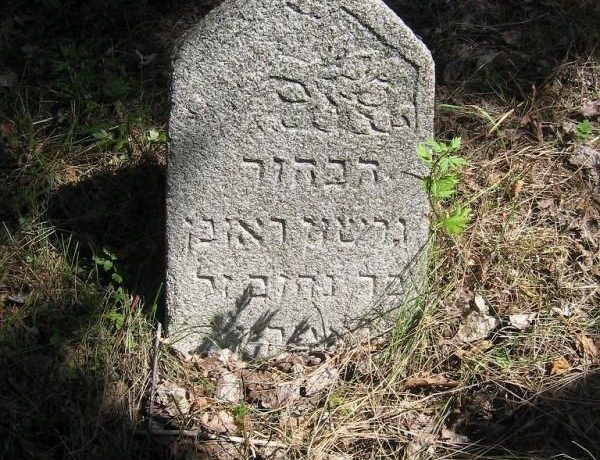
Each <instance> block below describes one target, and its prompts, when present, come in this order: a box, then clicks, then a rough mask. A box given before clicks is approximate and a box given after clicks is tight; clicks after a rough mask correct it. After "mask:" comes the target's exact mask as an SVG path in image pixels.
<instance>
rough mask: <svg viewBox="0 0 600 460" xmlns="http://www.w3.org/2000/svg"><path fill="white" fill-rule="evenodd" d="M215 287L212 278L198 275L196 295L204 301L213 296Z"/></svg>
mask: <svg viewBox="0 0 600 460" xmlns="http://www.w3.org/2000/svg"><path fill="white" fill-rule="evenodd" d="M216 289H217V286H216V284H215V277H214V276H206V275H200V274H198V294H199V296H200V297H201V298H202V299H206V298H207V297H210V296H212V295H214V294H215V292H216Z"/></svg>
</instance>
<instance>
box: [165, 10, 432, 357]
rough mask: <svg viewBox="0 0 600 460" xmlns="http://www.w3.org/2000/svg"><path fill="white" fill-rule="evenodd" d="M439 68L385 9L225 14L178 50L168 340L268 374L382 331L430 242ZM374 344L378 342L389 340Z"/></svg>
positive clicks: (208, 20)
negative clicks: (295, 355)
mask: <svg viewBox="0 0 600 460" xmlns="http://www.w3.org/2000/svg"><path fill="white" fill-rule="evenodd" d="M433 99H434V70H433V62H432V59H431V56H430V53H429V51H428V50H427V49H426V48H425V46H424V45H423V44H422V43H421V42H420V41H419V40H418V39H417V38H416V37H415V35H414V34H413V33H412V32H411V30H410V29H409V28H408V27H407V26H406V25H405V24H404V23H403V22H402V21H401V20H400V19H399V18H398V17H397V16H396V15H395V14H394V13H393V12H392V11H391V10H390V9H389V8H388V7H387V6H386V5H385V4H384V3H383V2H381V1H380V0H328V1H322V0H289V1H285V0H230V1H225V2H224V3H223V4H222V5H221V6H220V7H218V8H217V9H215V10H213V11H212V12H211V13H210V14H208V15H207V16H206V17H205V18H204V20H203V21H202V22H201V23H200V24H199V25H198V26H197V27H195V28H194V29H193V30H192V31H191V32H189V33H188V35H187V36H186V38H185V40H184V41H183V44H182V45H181V47H180V48H179V49H178V51H177V53H176V56H175V61H174V69H173V79H172V111H171V119H170V125H169V134H170V156H169V168H168V192H167V247H168V251H167V252H168V254H167V257H168V262H167V309H168V320H169V322H168V332H169V334H170V336H171V337H172V340H173V341H174V342H175V346H176V347H178V348H179V349H181V350H184V351H188V352H191V351H202V350H206V349H209V348H212V347H230V348H236V349H238V350H239V351H241V352H243V353H244V354H245V355H249V356H269V355H273V354H275V353H277V352H278V351H280V350H281V349H282V348H284V347H286V346H303V347H304V346H320V345H324V344H328V343H331V342H335V341H336V340H337V339H338V338H339V337H340V336H341V335H343V334H344V333H345V332H347V331H352V330H355V329H365V328H367V329H368V328H374V327H376V325H378V324H380V322H381V321H380V320H379V319H377V320H376V319H375V318H377V317H378V315H379V314H380V313H381V312H384V311H386V310H389V309H392V308H394V307H397V306H398V305H401V303H402V301H403V291H404V292H405V290H406V285H405V283H406V282H407V281H408V278H409V276H408V275H407V273H409V271H407V267H409V266H410V263H411V261H413V260H414V259H415V258H416V256H417V255H418V253H419V251H420V249H421V248H422V247H423V246H424V244H425V242H426V240H427V237H428V221H427V215H428V212H429V208H428V200H427V196H426V193H425V192H424V190H423V187H422V186H421V184H420V180H419V176H420V175H422V174H425V173H426V169H425V168H424V166H423V165H422V164H420V161H419V159H418V158H417V156H416V154H415V149H416V146H417V144H418V143H419V142H421V141H423V140H425V139H427V138H431V137H432V123H433ZM377 327H379V326H377Z"/></svg>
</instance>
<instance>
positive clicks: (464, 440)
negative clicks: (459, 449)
mask: <svg viewBox="0 0 600 460" xmlns="http://www.w3.org/2000/svg"><path fill="white" fill-rule="evenodd" d="M440 439H441V440H442V441H444V442H446V443H448V444H468V443H469V442H470V439H469V438H468V437H467V436H465V435H462V434H458V433H457V432H456V431H454V430H451V429H450V428H442V433H441V435H440Z"/></svg>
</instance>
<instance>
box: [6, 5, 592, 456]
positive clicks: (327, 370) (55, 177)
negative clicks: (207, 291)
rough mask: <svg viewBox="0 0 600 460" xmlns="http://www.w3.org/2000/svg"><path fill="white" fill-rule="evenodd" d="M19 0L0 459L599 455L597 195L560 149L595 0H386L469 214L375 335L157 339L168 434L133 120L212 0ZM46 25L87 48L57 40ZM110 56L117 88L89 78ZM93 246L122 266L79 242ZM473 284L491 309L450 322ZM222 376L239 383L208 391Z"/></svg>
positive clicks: (155, 236)
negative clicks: (203, 349)
mask: <svg viewBox="0 0 600 460" xmlns="http://www.w3.org/2000/svg"><path fill="white" fill-rule="evenodd" d="M17 3H19V2H15V4H14V5H11V7H10V8H9V9H8V10H7V12H6V17H7V18H8V20H6V21H5V22H1V24H2V25H0V50H1V51H0V72H4V70H5V69H15V71H16V72H17V74H18V76H19V78H20V83H19V86H15V87H12V88H8V89H6V88H0V169H1V170H2V175H0V187H1V190H2V194H1V195H0V220H1V221H2V223H1V227H0V234H1V237H0V387H2V390H3V391H2V392H1V394H0V409H1V410H2V413H3V414H4V415H3V417H2V419H1V420H0V439H2V442H1V443H0V458H42V459H44V458H48V459H52V458H71V459H78V458H98V459H102V458H124V459H127V458H186V459H188V458H286V459H287V458H311V459H323V460H325V459H331V460H334V459H335V460H338V459H351V458H353V459H370V458H373V459H383V458H390V459H392V458H394V459H396V458H407V459H408V458H410V459H413V458H432V459H434V458H435V459H441V458H540V459H542V458H550V457H552V456H562V458H587V459H593V458H597V456H598V454H597V453H598V452H600V445H599V441H598V440H599V439H600V433H599V432H598V426H597V423H595V422H596V420H598V417H599V416H600V413H599V412H600V407H599V405H598V400H600V380H599V374H598V371H597V369H598V364H599V361H598V360H599V356H598V350H600V321H599V320H598V318H600V316H599V311H598V310H599V306H600V298H599V297H600V295H599V289H600V269H599V267H600V263H599V260H598V259H599V257H600V206H599V203H598V201H597V200H598V198H597V197H595V196H594V192H593V190H594V186H595V184H594V181H595V180H596V179H595V177H594V176H593V174H592V173H591V171H590V170H589V169H587V168H585V167H582V166H578V165H575V164H573V162H572V161H570V160H571V159H572V158H573V155H574V154H575V153H576V152H577V150H578V149H579V148H580V147H581V146H582V145H587V146H590V147H591V148H595V149H598V148H599V146H598V144H599V136H600V128H599V126H598V117H597V116H593V117H591V122H592V131H591V133H590V134H589V135H588V136H587V137H586V138H585V139H578V138H577V136H575V135H574V133H573V132H572V128H573V126H574V125H576V124H577V123H579V122H581V121H582V120H583V118H584V117H583V115H582V113H581V109H582V106H583V105H584V103H585V102H586V101H593V100H596V101H597V100H599V99H600V60H599V59H598V56H597V50H598V48H597V45H598V37H597V35H594V33H595V32H594V31H595V30H596V28H597V27H596V26H595V25H597V21H595V20H594V18H595V17H596V18H597V17H598V16H597V14H598V13H597V10H596V8H597V5H595V4H594V2H567V1H565V2H560V1H548V2H545V5H537V4H536V5H534V4H532V3H531V2H517V1H514V2H513V1H511V2H508V6H507V2H495V1H487V0H485V1H484V0H470V1H468V2H463V3H461V4H460V5H455V6H452V5H450V4H449V3H448V2H444V1H437V0H431V1H429V2H423V3H422V4H418V3H415V2H402V1H398V2H396V3H397V4H398V7H399V8H401V9H402V11H403V15H405V17H406V19H407V21H408V22H409V23H410V24H411V25H412V26H413V27H414V28H415V29H416V30H418V31H420V32H421V33H422V34H423V35H424V36H425V39H426V40H427V41H428V44H429V45H430V47H431V48H432V49H433V51H434V57H435V59H436V62H437V64H438V68H439V77H440V78H439V81H440V83H439V85H438V105H439V110H438V113H437V117H436V124H437V129H436V132H437V136H438V137H439V138H441V139H448V138H451V137H453V136H460V137H462V140H463V149H462V151H461V154H462V155H463V156H464V157H465V158H466V159H467V160H468V162H469V166H468V168H467V169H466V171H465V172H464V176H463V178H462V181H461V189H460V199H461V200H463V201H466V202H468V203H469V204H470V206H471V208H472V211H473V221H472V223H471V225H470V227H469V228H468V230H467V231H466V232H465V233H464V234H461V235H459V236H455V237H450V236H447V235H444V234H443V233H442V232H440V233H438V234H437V235H436V236H435V238H433V240H432V244H431V247H430V254H431V258H430V267H429V277H428V278H429V281H428V286H427V289H426V292H425V294H424V295H423V296H421V297H420V298H419V299H417V300H416V301H415V302H412V303H407V305H405V306H403V308H401V309H399V317H398V320H397V324H396V327H395V329H394V330H393V331H390V332H389V334H387V335H385V336H384V337H377V338H373V339H372V340H369V341H362V342H359V343H350V344H346V345H345V346H343V347H341V348H340V349H338V350H336V351H331V352H327V353H319V352H317V353H306V352H300V353H295V354H290V355H286V356H282V357H279V358H277V359H274V360H271V361H268V362H257V363H242V362H240V361H239V360H237V359H236V358H235V356H230V355H227V354H225V355H221V356H220V357H219V355H212V356H208V357H201V358H194V359H189V358H186V357H182V356H178V355H177V354H176V353H175V352H173V351H172V350H171V349H170V348H169V347H168V346H163V347H162V349H161V351H160V360H159V367H158V377H159V381H158V384H157V388H156V389H157V392H158V394H159V396H161V397H163V399H161V400H160V401H159V403H158V404H157V407H156V411H155V413H154V417H153V418H154V423H155V425H154V429H155V432H156V429H157V428H159V427H160V429H162V430H165V429H166V430H179V429H184V430H187V431H188V433H187V434H186V435H184V436H153V437H150V436H148V435H147V427H148V405H149V396H150V392H151V391H150V390H151V385H150V380H149V377H150V371H151V369H150V367H151V362H152V359H151V358H152V356H151V354H152V353H151V351H152V342H153V337H152V336H153V330H154V325H155V321H156V319H157V317H156V315H155V313H156V311H155V305H154V304H155V298H156V297H157V296H158V295H159V293H160V289H161V287H160V281H161V279H162V276H163V273H162V243H161V240H162V219H163V216H162V199H163V187H164V158H165V146H164V143H162V142H155V141H151V140H150V138H149V136H148V133H149V130H150V129H153V130H156V131H157V132H160V131H162V129H163V127H164V122H165V119H166V115H167V110H168V105H167V101H166V87H167V85H166V82H167V79H166V75H167V69H168V65H169V51H168V50H169V48H170V46H171V45H172V42H173V40H174V36H176V35H178V34H179V33H180V32H181V31H182V30H183V29H185V27H186V24H189V23H192V22H194V20H195V18H198V17H200V16H202V14H203V13H204V12H205V11H206V9H208V8H209V4H211V3H214V2H202V4H201V5H200V6H198V5H195V6H190V5H185V2H181V4H179V5H178V6H179V7H180V9H179V10H177V9H173V11H170V12H169V14H168V15H166V16H167V17H165V18H163V17H162V16H164V14H163V13H164V11H163V8H164V5H163V4H158V2H156V3H153V2H150V3H149V4H148V5H146V8H145V9H140V8H139V7H138V6H136V5H135V4H134V3H135V2H131V3H130V2H125V1H116V0H114V1H111V2H107V4H106V5H104V6H103V8H106V11H107V13H110V14H107V15H106V17H104V18H103V19H98V17H97V14H96V12H97V11H94V2H90V3H89V5H87V4H86V5H81V4H79V3H77V2H74V1H70V0H69V1H67V0H64V1H63V2H59V3H61V4H62V7H63V8H62V9H60V10H57V9H53V7H52V6H51V3H52V2H41V3H40V4H29V3H27V5H20V6H19V5H18V4H17ZM42 3H47V6H43V5H42ZM205 3H206V5H205ZM96 6H97V5H96ZM516 12H518V13H519V14H518V20H515V17H516V16H517V13H516ZM595 15H596V16H595ZM23 17H24V18H25V19H23ZM42 17H44V18H47V22H46V23H44V24H43V26H40V27H38V28H30V29H28V30H29V31H26V30H25V29H23V28H21V26H20V25H19V24H20V22H19V21H22V20H24V21H26V22H27V21H31V23H32V24H38V22H36V21H39V20H40V18H42ZM15 18H17V19H18V20H17V19H15ZM19 18H21V19H19ZM157 18H160V21H158V20H157ZM158 22H160V24H158ZM65 23H77V24H79V27H78V28H76V29H74V30H73V31H72V32H71V33H70V35H69V37H65V32H64V30H63V29H62V27H63V24H65ZM561 24H563V25H564V24H568V28H563V29H561V27H559V26H560V25H561ZM148 30H152V31H153V33H152V34H148V33H147V31H148ZM65 39H66V40H67V42H69V41H72V42H76V43H83V44H85V45H86V46H87V47H88V48H89V50H87V51H81V50H80V51H77V53H80V54H77V55H76V56H75V58H74V60H73V62H71V61H69V60H68V59H67V57H65V56H64V51H61V47H60V44H61V43H63V42H64V41H65ZM515 40H516V41H515ZM17 43H18V44H19V46H16V45H15V44H17ZM25 45H29V46H28V47H27V46H25ZM23 46H25V47H24V48H23ZM19 50H20V51H19ZM107 50H108V51H107ZM135 50H138V51H139V53H141V54H142V55H143V56H145V58H144V59H146V60H149V59H152V63H151V64H144V65H142V64H140V58H139V56H138V55H137V54H136V53H135ZM152 54H155V56H154V57H153V58H151V56H152ZM61 59H62V60H63V61H65V62H67V61H68V62H71V64H70V65H72V68H71V71H72V72H74V73H72V74H71V76H72V79H71V80H69V81H65V80H64V79H63V78H62V77H61V76H60V75H57V74H56V73H53V71H52V65H54V64H52V63H53V62H55V61H56V60H61ZM90 75H92V76H93V78H91V79H90ZM115 75H117V76H118V77H119V79H121V80H123V83H125V84H126V85H127V86H128V88H129V89H128V90H127V91H126V92H125V93H122V94H120V93H119V88H118V85H117V87H116V91H117V93H119V94H118V95H117V96H115V94H113V93H111V94H112V95H111V94H107V93H106V92H103V89H102V87H101V86H99V85H98V84H97V82H98V81H102V82H105V83H107V82H111V81H113V77H114V76H115ZM90 95H91V98H90V97H88V96H90ZM101 129H104V130H106V132H107V133H109V134H110V136H109V137H107V138H104V139H102V138H98V137H97V136H96V137H95V135H94V133H96V134H97V133H98V132H99V131H100V130H101ZM120 141H123V142H124V143H122V144H120ZM103 248H110V249H111V250H112V251H114V252H115V253H116V255H117V260H116V261H115V263H116V264H117V266H118V270H119V272H120V273H121V274H123V276H124V280H123V282H120V283H119V282H114V281H111V279H110V274H111V272H110V271H109V272H105V271H104V270H103V269H102V268H101V267H100V266H99V265H97V264H95V263H94V262H93V260H92V256H93V255H100V256H102V255H103V251H102V250H103ZM482 301H483V302H484V303H485V304H486V305H487V307H488V308H489V312H488V315H489V318H492V319H493V320H494V321H496V322H497V326H496V327H494V328H492V329H490V330H489V333H488V334H487V335H485V334H484V337H481V338H480V339H478V340H473V341H469V342H465V341H464V340H461V339H460V337H461V334H460V331H461V330H464V327H465V324H467V323H468V322H469V321H470V318H473V317H477V316H473V315H474V313H476V312H477V309H478V308H480V304H481V302H482ZM160 314H161V312H160V309H159V312H158V319H160ZM523 314H531V315H532V316H531V317H529V318H530V319H529V320H528V321H530V324H526V325H525V326H524V327H521V328H518V327H515V325H514V324H511V315H523ZM513 318H514V316H513ZM461 328H462V329H461ZM226 375H233V376H234V379H237V380H236V381H237V382H238V383H237V384H240V385H241V389H242V397H241V398H238V400H234V401H232V402H226V401H223V399H222V398H219V397H218V393H219V391H220V390H222V382H223V379H224V378H225V377H224V376H226ZM220 382H221V383H220ZM240 382H241V383H240ZM237 384H236V385H237ZM167 388H170V389H171V390H169V391H170V393H169V391H167V390H166V389H167ZM173 389H175V390H177V389H179V390H181V391H182V393H180V394H179V397H180V399H179V400H177V399H176V398H175V396H177V391H175V390H173ZM174 391H175V392H174ZM169 395H171V396H169ZM173 401H175V402H176V403H173ZM177 401H178V402H177ZM173 404H174V405H173ZM182 409H184V410H182ZM208 416H210V417H209V418H206V417H208ZM215 416H217V417H221V418H222V419H217V422H218V423H217V422H215V421H214V420H215V419H214V417H215ZM211 417H212V418H211ZM215 423H216V424H215ZM219 423H222V424H223V425H224V426H226V430H225V431H226V432H225V437H229V439H223V438H220V437H219V436H217V434H218V433H219V430H220V429H219V426H218V425H219ZM193 433H196V434H197V435H198V436H197V437H192V436H189V435H190V434H193ZM232 436H234V437H235V438H234V439H232V438H231V437H232ZM256 441H260V442H258V443H257V442H256ZM265 443H266V444H267V446H266V447H265V446H264V444H265Z"/></svg>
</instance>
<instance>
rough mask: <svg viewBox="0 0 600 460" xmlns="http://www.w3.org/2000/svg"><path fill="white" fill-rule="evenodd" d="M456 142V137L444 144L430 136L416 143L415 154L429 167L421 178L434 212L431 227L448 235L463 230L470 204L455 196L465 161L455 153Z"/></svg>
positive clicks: (458, 147)
mask: <svg viewBox="0 0 600 460" xmlns="http://www.w3.org/2000/svg"><path fill="white" fill-rule="evenodd" d="M460 146H461V142H460V138H459V137H455V138H454V139H452V140H451V141H450V143H448V144H446V143H444V142H438V141H435V140H430V141H427V142H425V143H423V144H419V146H418V147H417V155H418V156H419V157H420V158H421V159H422V160H423V162H424V163H425V164H426V165H427V166H428V167H429V170H430V173H429V176H426V177H424V178H423V179H422V180H423V186H424V187H425V190H427V193H428V194H429V199H430V202H431V207H432V210H433V212H434V214H435V216H436V222H435V227H434V228H435V229H436V230H443V231H445V232H446V233H448V234H450V235H456V234H459V233H462V232H464V231H465V229H466V228H467V225H469V222H470V221H471V208H469V206H467V205H465V204H463V203H460V202H457V200H456V189H457V187H458V184H459V182H460V173H461V171H462V169H463V168H464V167H465V165H466V164H467V162H466V160H465V159H464V158H462V157H460V156H459V155H457V153H458V151H459V150H460Z"/></svg>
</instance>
